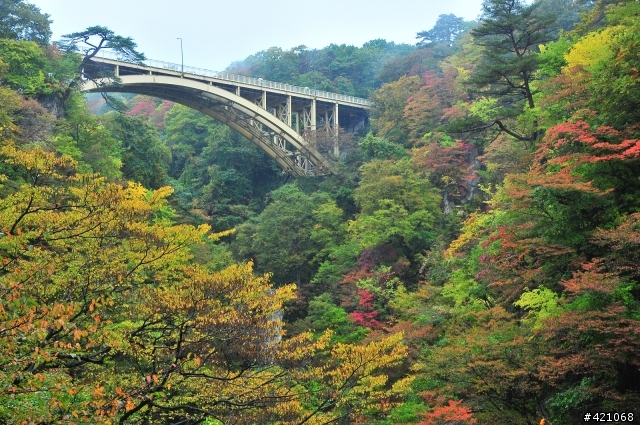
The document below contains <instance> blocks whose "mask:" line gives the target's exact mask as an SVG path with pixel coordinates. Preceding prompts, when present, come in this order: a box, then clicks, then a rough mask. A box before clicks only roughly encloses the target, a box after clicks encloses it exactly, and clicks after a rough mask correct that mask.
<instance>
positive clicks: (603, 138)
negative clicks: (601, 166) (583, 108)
mask: <svg viewBox="0 0 640 425" xmlns="http://www.w3.org/2000/svg"><path fill="white" fill-rule="evenodd" d="M636 132H637V128H635V127H630V128H628V129H626V130H625V131H619V130H616V129H614V128H612V127H609V126H601V127H598V128H597V129H595V130H592V129H591V126H590V125H589V124H588V123H586V122H584V121H577V122H565V123H562V124H558V125H555V126H553V127H551V128H550V129H549V130H548V131H547V135H546V137H545V143H544V144H543V145H542V146H541V149H539V150H538V155H537V157H536V159H537V160H538V161H537V163H538V164H539V165H538V167H537V168H538V169H546V168H548V164H558V165H563V164H570V165H569V167H568V168H570V169H575V167H576V166H577V165H579V164H584V163H595V162H603V161H611V160H614V159H617V160H636V159H638V157H640V139H638V138H635V137H633V136H635V135H636ZM550 154H551V155H553V157H552V158H550V156H551V155H550ZM547 162H548V164H547Z"/></svg>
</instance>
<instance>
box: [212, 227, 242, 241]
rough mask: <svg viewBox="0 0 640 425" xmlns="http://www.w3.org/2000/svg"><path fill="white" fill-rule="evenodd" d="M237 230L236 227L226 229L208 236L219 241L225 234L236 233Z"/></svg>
mask: <svg viewBox="0 0 640 425" xmlns="http://www.w3.org/2000/svg"><path fill="white" fill-rule="evenodd" d="M235 232H236V229H229V230H225V231H224V232H217V233H212V234H210V235H209V236H208V238H209V239H211V240H212V241H218V240H220V239H221V238H223V237H225V236H229V235H232V234H234V233H235Z"/></svg>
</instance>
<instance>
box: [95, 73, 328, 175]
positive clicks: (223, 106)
mask: <svg viewBox="0 0 640 425" xmlns="http://www.w3.org/2000/svg"><path fill="white" fill-rule="evenodd" d="M83 91H86V92H96V91H105V92H121V93H134V94H145V95H149V96H153V97H158V98H160V99H165V100H170V101H172V102H175V103H179V104H181V105H184V106H187V107H189V108H192V109H195V110H198V111H200V112H202V113H203V114H205V115H208V116H210V117H212V118H215V119H216V120H218V121H220V122H221V123H223V124H225V125H227V126H229V127H231V128H232V129H234V130H235V131H237V132H238V133H240V134H242V135H243V136H244V137H246V138H247V139H249V140H250V141H251V142H253V143H255V144H256V145H258V146H259V147H260V148H261V149H262V150H264V151H265V152H266V153H267V154H268V155H269V156H270V157H271V158H273V159H274V160H275V161H276V162H277V163H278V165H279V166H280V167H281V168H282V169H283V170H287V171H289V172H290V173H292V174H293V175H297V176H302V175H321V174H328V173H331V172H332V166H331V163H330V162H329V161H328V160H327V159H326V158H324V157H323V156H322V155H321V154H320V153H319V152H318V151H317V150H316V149H315V148H314V147H313V146H311V145H310V144H309V143H308V142H307V141H306V140H304V138H303V137H302V136H301V135H299V134H297V133H296V132H295V130H293V129H292V128H291V127H288V126H287V125H286V124H285V123H284V122H282V121H281V120H279V119H278V118H276V117H275V116H274V115H272V114H271V113H269V112H268V111H266V110H264V109H262V108H261V107H260V106H258V105H256V104H253V103H251V102H250V101H248V100H247V99H244V98H242V97H240V96H237V95H236V94H234V93H231V92H228V91H226V90H224V89H221V88H218V87H215V86H212V85H208V84H205V83H202V82H199V81H194V80H190V79H185V78H180V77H174V76H164V75H127V76H122V77H120V82H119V84H117V85H115V84H114V85H104V86H102V85H99V84H96V82H93V81H87V83H86V84H85V85H84V87H83ZM265 129H268V130H265ZM284 141H286V142H288V143H289V144H290V145H291V146H293V147H294V148H295V149H296V151H292V150H289V149H287V147H286V145H285V143H284ZM278 142H280V143H278Z"/></svg>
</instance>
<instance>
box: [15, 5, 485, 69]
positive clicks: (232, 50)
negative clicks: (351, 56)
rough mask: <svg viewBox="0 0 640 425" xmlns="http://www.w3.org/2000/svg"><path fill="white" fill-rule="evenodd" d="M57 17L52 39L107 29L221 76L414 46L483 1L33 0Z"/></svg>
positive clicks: (154, 54) (473, 13)
mask: <svg viewBox="0 0 640 425" xmlns="http://www.w3.org/2000/svg"><path fill="white" fill-rule="evenodd" d="M28 2H29V3H32V4H34V5H36V6H37V7H39V8H40V10H41V11H42V12H43V13H48V14H49V15H51V19H53V24H52V30H53V40H57V39H59V38H60V37H61V36H62V35H63V34H68V33H70V32H75V31H81V30H83V29H85V28H87V27H89V26H93V25H102V26H106V27H108V28H109V29H111V30H113V31H114V32H116V34H119V35H123V36H129V37H132V38H133V39H134V41H135V42H136V43H137V44H138V50H139V51H141V52H143V53H144V54H145V55H146V56H147V58H150V59H157V60H162V61H166V62H173V63H180V40H178V39H177V37H181V38H182V40H183V48H184V63H185V65H188V66H195V67H199V68H205V69H210V70H214V71H222V70H224V69H225V68H226V67H227V66H229V65H230V64H231V63H232V62H234V61H238V60H242V59H244V58H246V57H247V56H249V55H252V54H254V53H257V52H259V51H261V50H265V49H267V48H269V47H273V46H277V47H281V48H283V49H289V48H291V47H295V46H299V45H305V46H307V47H309V48H322V47H325V46H328V45H329V44H331V43H335V44H352V45H355V46H362V44H363V43H365V42H367V41H370V40H374V39H377V38H382V39H385V40H387V41H393V42H396V43H409V44H415V43H416V41H417V40H416V38H415V37H416V33H417V32H420V31H424V30H429V29H431V28H432V27H433V25H434V23H435V22H436V19H437V18H438V16H439V15H441V14H448V13H453V14H455V15H457V16H460V17H463V18H464V19H466V20H473V19H476V18H477V17H478V16H479V14H480V10H481V5H482V0H448V1H446V0H445V1H443V0H322V1H314V2H311V1H301V0H298V1H292V0H271V1H268V0H225V1H220V0H171V1H169V0H105V1H102V2H95V1H89V0H29V1H28Z"/></svg>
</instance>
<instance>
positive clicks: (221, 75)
mask: <svg viewBox="0 0 640 425" xmlns="http://www.w3.org/2000/svg"><path fill="white" fill-rule="evenodd" d="M98 56H99V57H102V58H104V59H111V60H117V61H119V62H127V61H123V60H122V59H121V58H120V57H119V56H118V55H116V54H114V53H113V52H110V51H106V52H105V51H100V52H99V54H98ZM129 63H132V62H129ZM143 63H144V65H145V66H147V67H150V68H157V69H164V70H169V71H176V72H184V73H185V74H191V75H197V76H200V77H208V78H215V79H218V80H223V81H230V82H234V83H242V84H247V85H252V86H255V87H256V88H259V89H273V90H282V91H286V92H290V93H296V94H301V95H305V96H314V97H317V98H320V99H327V100H336V101H340V102H348V103H353V104H356V105H362V106H373V103H372V102H371V101H369V100H367V99H363V98H361V97H355V96H348V95H345V94H339V93H331V92H327V91H323V90H315V89H310V88H309V87H300V86H294V85H292V84H286V83H277V82H275V81H268V80H263V79H262V78H253V77H246V76H244V75H238V74H232V73H230V72H217V71H211V70H208V69H203V68H196V67H193V66H184V67H183V66H182V65H181V64H176V63H171V62H164V61H159V60H155V59H147V60H144V61H143ZM132 64H135V63H132Z"/></svg>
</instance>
